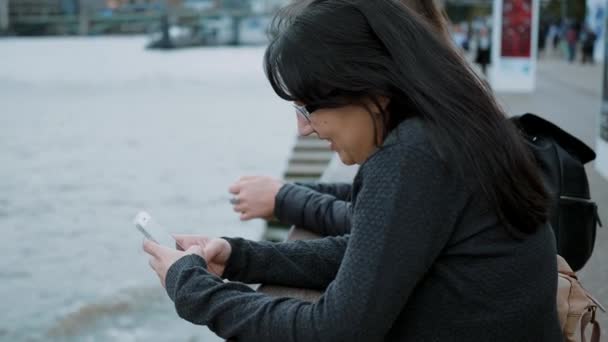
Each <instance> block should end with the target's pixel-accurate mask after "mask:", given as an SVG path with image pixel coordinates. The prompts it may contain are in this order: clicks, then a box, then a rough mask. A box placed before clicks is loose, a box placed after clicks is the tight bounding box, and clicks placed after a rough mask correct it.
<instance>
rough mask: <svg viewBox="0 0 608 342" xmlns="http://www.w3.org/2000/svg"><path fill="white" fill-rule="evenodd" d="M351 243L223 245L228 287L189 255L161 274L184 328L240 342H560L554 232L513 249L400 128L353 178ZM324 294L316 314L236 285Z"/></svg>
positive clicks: (465, 189) (418, 137)
mask: <svg viewBox="0 0 608 342" xmlns="http://www.w3.org/2000/svg"><path fill="white" fill-rule="evenodd" d="M350 226H351V234H349V235H345V236H340V237H326V238H323V239H319V240H313V241H294V242H285V243H270V242H253V241H247V240H243V239H228V241H229V242H230V244H231V246H232V255H231V257H230V260H229V262H228V265H227V267H226V270H225V272H224V277H225V278H227V279H230V280H231V281H232V282H224V281H223V280H222V279H220V278H218V277H215V276H213V275H211V274H210V273H209V272H207V269H206V264H205V260H204V259H203V258H201V257H199V256H195V255H190V256H185V257H183V258H181V259H180V260H178V261H177V262H176V263H175V264H174V265H173V266H171V268H170V269H169V271H168V274H167V279H166V286H167V292H168V294H169V296H170V297H171V299H172V300H173V301H174V302H175V308H176V310H177V313H178V314H179V316H180V317H182V318H184V319H186V320H188V321H190V322H192V323H194V324H200V325H207V326H209V328H210V329H211V330H213V331H214V332H215V333H217V334H218V335H219V336H221V337H224V338H233V339H236V340H239V341H281V342H288V341H417V342H418V341H492V342H502V341H505V342H507V341H508V342H513V341H534V342H544V341H551V342H556V341H560V339H561V333H560V328H559V323H558V320H557V314H556V300H555V298H556V286H557V280H556V274H557V270H556V260H555V253H556V252H555V244H554V240H553V235H552V233H551V231H550V227H549V226H543V227H540V229H539V230H538V231H537V232H536V233H535V234H532V235H529V236H527V237H526V238H524V239H514V238H512V237H511V236H510V235H509V234H507V232H506V231H505V229H504V228H503V227H502V226H501V224H500V223H499V222H498V220H497V219H496V216H495V215H494V214H492V212H491V211H490V210H489V209H488V208H487V206H486V205H485V204H484V202H483V200H481V198H480V197H479V196H478V195H476V194H475V192H474V191H472V190H471V187H470V186H467V185H466V184H465V183H464V182H463V181H460V180H458V178H456V177H455V176H453V175H452V174H450V173H449V171H448V170H447V169H446V168H445V167H444V165H443V164H442V163H441V162H440V161H439V159H438V157H437V155H436V153H435V152H434V150H433V148H432V147H431V145H430V143H429V140H428V138H427V137H426V135H425V131H424V128H423V125H422V123H420V122H419V121H417V120H407V121H405V122H403V123H402V124H400V126H399V127H398V128H397V129H395V130H393V131H392V132H391V133H390V135H389V136H388V137H387V139H386V140H385V142H384V144H383V146H382V147H381V148H380V149H379V150H378V151H377V152H376V153H374V154H373V155H372V156H371V157H370V158H369V159H368V160H367V161H366V162H365V163H364V164H363V165H362V166H361V168H360V170H359V173H358V174H357V176H356V178H355V180H354V183H353V188H352V217H351V218H350ZM240 282H245V283H261V282H263V283H270V284H282V285H287V286H297V287H309V288H317V289H324V291H325V292H324V295H323V296H322V297H321V298H320V300H319V301H318V302H317V303H308V302H303V301H300V300H296V299H290V298H272V297H269V296H267V295H264V294H261V293H257V292H254V291H253V290H252V289H251V288H249V287H248V286H246V285H244V284H242V283H240Z"/></svg>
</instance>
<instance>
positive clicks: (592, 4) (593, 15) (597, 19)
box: [586, 0, 606, 62]
mask: <svg viewBox="0 0 608 342" xmlns="http://www.w3.org/2000/svg"><path fill="white" fill-rule="evenodd" d="M605 20H606V0H587V19H586V23H587V26H588V27H589V29H590V30H591V31H593V33H595V35H596V38H597V40H596V41H595V49H594V52H593V55H594V56H593V59H594V60H595V61H597V62H603V61H604V35H605V31H606V28H605V26H604V22H605Z"/></svg>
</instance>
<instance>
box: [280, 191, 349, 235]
mask: <svg viewBox="0 0 608 342" xmlns="http://www.w3.org/2000/svg"><path fill="white" fill-rule="evenodd" d="M274 216H275V217H276V218H277V219H278V220H279V221H280V222H282V223H285V224H290V225H295V226H297V227H300V228H304V229H307V230H310V231H312V232H314V233H317V234H319V235H323V236H338V235H344V234H348V233H349V232H350V216H351V204H350V202H346V201H342V200H339V199H337V198H336V197H334V196H332V195H328V194H322V193H319V192H317V191H315V190H312V189H310V188H307V187H304V186H301V185H295V184H289V183H288V184H285V185H283V187H281V189H280V190H279V192H278V193H277V195H276V197H275V207H274Z"/></svg>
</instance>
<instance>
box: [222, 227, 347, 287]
mask: <svg viewBox="0 0 608 342" xmlns="http://www.w3.org/2000/svg"><path fill="white" fill-rule="evenodd" d="M224 239H226V240H227V241H228V242H229V243H230V246H231V247H232V253H231V255H230V259H229V260H228V263H227V265H226V269H225V270H224V274H223V277H224V278H226V279H229V280H232V281H240V282H244V283H249V284H258V283H264V284H273V285H283V286H291V287H303V288H310V289H320V290H322V289H325V288H326V287H327V285H328V284H329V283H330V282H331V281H332V280H333V279H334V278H335V277H336V273H337V272H338V268H339V267H340V263H341V262H342V257H343V256H344V251H345V250H346V245H347V243H348V236H340V237H326V238H323V239H315V240H299V241H287V242H279V243H274V242H268V241H260V242H255V241H249V240H245V239H241V238H224ZM303 256H304V257H303Z"/></svg>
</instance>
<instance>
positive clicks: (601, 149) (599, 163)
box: [595, 18, 608, 179]
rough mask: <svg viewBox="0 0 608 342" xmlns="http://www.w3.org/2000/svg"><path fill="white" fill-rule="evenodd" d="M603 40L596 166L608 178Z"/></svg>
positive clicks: (607, 68)
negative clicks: (602, 71)
mask: <svg viewBox="0 0 608 342" xmlns="http://www.w3.org/2000/svg"><path fill="white" fill-rule="evenodd" d="M606 27H608V24H607V20H606V18H604V29H606ZM606 38H608V37H606V35H604V39H603V40H602V44H603V46H602V50H603V52H604V54H605V55H604V82H603V88H604V89H603V92H602V109H601V111H600V120H599V138H598V141H597V148H596V153H597V159H596V161H595V167H596V168H597V170H598V172H599V173H600V174H601V175H602V176H604V177H605V178H607V179H608V65H607V64H608V39H606Z"/></svg>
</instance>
